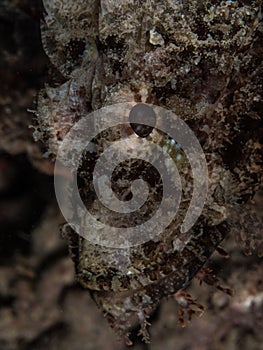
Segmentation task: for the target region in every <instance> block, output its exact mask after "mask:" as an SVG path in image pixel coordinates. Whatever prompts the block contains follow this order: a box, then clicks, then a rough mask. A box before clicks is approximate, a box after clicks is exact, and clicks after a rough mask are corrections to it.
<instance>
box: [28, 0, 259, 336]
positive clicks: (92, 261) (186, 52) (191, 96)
mask: <svg viewBox="0 0 263 350" xmlns="http://www.w3.org/2000/svg"><path fill="white" fill-rule="evenodd" d="M43 2H44V7H45V14H44V21H43V23H42V41H43V47H44V49H45V51H46V54H47V55H48V57H49V59H50V63H51V66H52V70H51V75H50V82H48V83H47V84H46V86H45V88H44V89H43V90H42V91H41V92H40V95H39V99H38V128H37V129H36V131H35V134H34V136H35V138H36V139H41V140H42V141H44V142H45V144H46V146H47V153H48V155H49V156H51V157H53V158H55V156H56V153H57V149H58V147H59V145H60V143H61V141H62V140H63V138H64V136H65V135H66V133H67V132H68V131H69V129H70V127H71V126H72V125H74V123H75V122H77V121H78V120H79V118H80V117H81V116H83V115H84V114H86V113H88V112H91V111H93V110H96V109H98V108H100V107H102V106H107V105H110V104H113V103H119V102H134V101H135V102H144V103H150V104H154V105H158V106H161V107H164V108H167V109H169V110H172V111H173V112H175V113H176V114H177V115H178V116H180V118H182V119H183V120H184V121H186V122H187V124H188V125H189V126H190V127H191V129H192V130H193V131H194V133H195V135H196V137H197V138H198V140H199V142H200V143H201V145H202V148H203V150H204V152H205V156H206V160H207V164H208V170H209V189H208V196H207V201H206V205H205V208H204V210H203V213H202V216H201V217H200V218H199V220H198V222H197V223H196V225H195V226H194V227H193V228H192V230H191V231H190V236H189V237H190V239H189V241H188V243H187V244H186V245H185V246H184V247H183V248H180V247H178V245H177V244H176V241H177V238H178V237H179V232H178V231H176V230H173V226H171V227H170V228H169V229H168V230H166V231H165V232H164V234H163V235H161V237H160V239H159V240H157V241H154V242H153V241H150V242H147V243H145V244H143V245H142V246H139V247H133V248H131V249H129V250H126V251H125V250H118V249H114V250H113V249H110V248H103V247H100V246H95V245H93V244H91V243H90V242H88V241H86V240H84V239H83V238H82V237H80V236H78V235H76V234H75V233H74V232H72V231H71V230H70V229H69V227H68V226H66V227H65V231H67V235H68V238H69V246H70V249H71V253H72V257H73V260H74V262H75V268H76V276H77V279H78V281H79V282H80V283H81V284H82V285H83V286H84V287H86V288H87V289H88V290H89V291H90V293H91V295H92V296H93V298H94V300H95V302H96V303H97V304H98V306H99V307H100V308H101V309H102V310H103V312H104V313H105V315H106V316H107V318H108V320H109V322H110V324H111V325H112V327H113V328H114V330H115V331H116V332H117V333H118V334H119V335H121V336H123V335H124V336H125V335H126V334H127V333H128V331H129V326H130V325H131V324H133V323H134V322H135V321H134V320H135V319H136V318H137V319H138V320H139V322H140V323H141V325H142V329H143V331H142V332H143V333H144V336H145V339H146V340H148V336H147V333H146V330H145V325H146V317H147V315H149V314H150V313H151V312H152V311H153V310H154V309H155V308H156V307H157V306H158V304H159V302H160V301H161V300H162V298H163V297H166V296H170V295H173V294H174V293H176V292H177V291H178V290H180V289H183V288H185V287H186V286H187V285H188V284H189V283H190V281H191V279H192V278H193V277H194V276H195V275H196V273H197V272H198V271H199V270H200V268H201V267H202V266H203V265H204V264H205V262H206V261H207V259H208V258H209V257H210V256H211V254H212V253H213V251H214V250H215V249H216V247H217V246H218V245H219V243H220V242H221V241H222V240H223V239H224V238H225V236H226V235H227V234H228V233H234V234H236V235H237V237H238V239H239V241H240V243H241V244H242V245H243V246H244V247H245V248H246V249H247V250H248V251H250V249H251V247H253V246H255V245H257V246H258V247H259V252H260V253H261V254H262V250H263V249H262V236H261V235H260V233H259V232H258V231H257V227H256V226H257V225H256V224H255V221H254V219H253V218H254V217H253V214H250V212H248V210H247V207H246V202H247V201H248V199H249V198H251V197H252V196H253V194H254V192H255V191H256V190H257V188H258V186H259V183H260V180H261V177H262V158H261V156H262V145H261V144H260V135H262V115H260V100H261V97H262V96H261V92H262V81H261V74H262V22H261V11H260V10H261V1H249V2H248V1H207V0H205V1H202V2H199V1H172V0H166V1H158V0H156V1H139V0H122V1H119V0H101V1H94V0H92V1H91V0H88V1H84V0H74V1H71V0H63V1H58V0H57V1H56V0H53V1H52V0H49V1H48V0H44V1H43ZM260 57H261V59H260ZM51 77H52V79H51ZM86 161H88V160H86ZM83 164H85V159H84V162H83ZM180 166H181V165H180ZM185 169H187V165H186V168H185ZM128 170H129V169H128ZM181 170H182V174H184V178H183V182H184V183H185V184H187V183H188V181H189V179H190V177H189V174H188V172H187V171H186V170H185V171H184V165H182V166H181ZM130 171H134V168H132V167H131V168H130ZM83 172H84V173H85V167H83V168H82V173H83ZM86 172H87V173H86V176H87V177H89V176H90V174H89V173H88V171H86ZM80 191H81V192H82V196H83V199H84V201H85V199H86V200H87V201H88V200H89V197H88V196H89V193H90V192H89V190H88V189H86V188H85V187H84V188H80ZM185 195H186V202H185V208H183V211H182V214H181V215H183V212H184V210H185V209H186V208H187V205H188V204H189V200H190V195H191V188H190V189H189V191H188V190H186V191H185ZM91 206H92V204H91ZM179 219H181V217H180V215H179V218H178V220H179ZM240 225H241V227H240ZM241 231H242V235H241V234H240V232H241ZM125 271H126V273H124V272H125Z"/></svg>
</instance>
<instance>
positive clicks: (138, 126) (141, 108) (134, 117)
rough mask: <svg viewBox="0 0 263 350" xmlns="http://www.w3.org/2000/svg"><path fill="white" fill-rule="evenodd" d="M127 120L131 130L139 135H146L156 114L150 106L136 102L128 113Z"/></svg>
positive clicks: (149, 132) (149, 131)
mask: <svg viewBox="0 0 263 350" xmlns="http://www.w3.org/2000/svg"><path fill="white" fill-rule="evenodd" d="M129 122H130V125H131V128H132V129H133V131H134V132H135V133H136V134H137V135H138V136H140V137H143V138H145V137H147V136H149V135H150V134H151V132H152V131H153V128H154V126H155V124H156V115H155V112H154V110H153V109H152V107H150V106H149V105H145V104H143V103H138V104H137V105H136V106H134V107H133V108H132V110H131V111H130V114H129Z"/></svg>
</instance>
